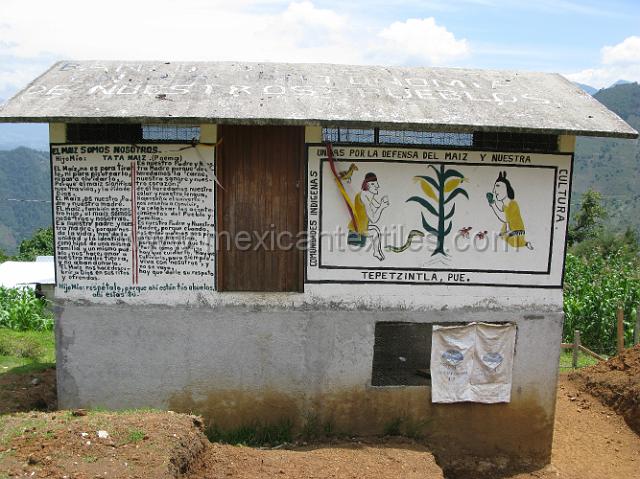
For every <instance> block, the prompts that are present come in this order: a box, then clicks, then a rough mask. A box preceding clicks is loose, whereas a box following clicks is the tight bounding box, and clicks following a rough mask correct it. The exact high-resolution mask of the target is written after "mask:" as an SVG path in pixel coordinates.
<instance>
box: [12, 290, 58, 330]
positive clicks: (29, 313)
mask: <svg viewBox="0 0 640 479" xmlns="http://www.w3.org/2000/svg"><path fill="white" fill-rule="evenodd" d="M0 327H2V328H9V329H13V330H16V331H29V330H31V331H50V330H51V329H53V314H51V312H50V311H48V310H47V302H46V300H44V299H40V298H38V297H36V295H35V292H34V291H33V290H31V289H28V288H3V287H0Z"/></svg>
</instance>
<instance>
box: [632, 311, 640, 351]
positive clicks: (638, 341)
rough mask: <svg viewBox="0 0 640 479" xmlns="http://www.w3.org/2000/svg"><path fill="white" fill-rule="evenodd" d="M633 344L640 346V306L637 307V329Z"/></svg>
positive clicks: (634, 332)
mask: <svg viewBox="0 0 640 479" xmlns="http://www.w3.org/2000/svg"><path fill="white" fill-rule="evenodd" d="M633 344H640V304H639V305H637V306H636V327H635V328H634V330H633Z"/></svg>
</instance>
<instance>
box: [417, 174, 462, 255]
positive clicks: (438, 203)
mask: <svg viewBox="0 0 640 479" xmlns="http://www.w3.org/2000/svg"><path fill="white" fill-rule="evenodd" d="M429 167H430V168H433V171H435V173H436V177H435V178H432V177H431V176H415V177H414V180H416V181H418V182H419V183H420V188H421V189H422V191H423V192H424V194H425V195H426V197H425V198H423V197H421V196H412V197H411V198H409V199H408V200H407V203H408V202H409V201H415V202H416V203H419V204H420V205H422V206H423V207H424V208H425V209H426V210H427V211H428V212H429V213H431V214H432V215H433V216H435V217H436V219H437V220H438V226H437V227H433V226H431V224H430V223H429V221H427V219H426V218H425V216H424V213H421V214H420V215H421V216H422V227H423V228H424V229H425V231H426V232H427V233H431V234H433V235H435V237H436V238H437V241H438V242H437V244H436V248H435V249H434V250H433V253H431V256H435V255H437V254H442V255H444V256H446V255H447V254H446V253H445V251H444V240H445V238H446V237H447V235H448V234H449V233H451V228H452V226H453V221H451V218H453V215H454V214H455V212H456V205H455V202H454V203H452V204H451V209H450V210H449V212H446V209H447V207H448V205H449V203H451V202H453V200H454V199H455V198H456V197H457V196H458V195H462V196H464V197H466V198H467V199H469V195H468V194H467V192H466V190H465V189H464V188H461V187H460V186H459V185H460V184H461V183H462V182H464V181H465V177H464V175H463V174H462V173H460V172H459V171H457V170H453V169H447V168H445V166H444V165H440V167H439V168H436V167H435V166H433V165H429ZM432 202H433V203H434V204H432ZM447 221H449V224H447Z"/></svg>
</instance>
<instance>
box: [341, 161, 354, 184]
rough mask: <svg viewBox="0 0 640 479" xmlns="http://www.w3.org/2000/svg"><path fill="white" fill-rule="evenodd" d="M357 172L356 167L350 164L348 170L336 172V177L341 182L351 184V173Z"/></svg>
mask: <svg viewBox="0 0 640 479" xmlns="http://www.w3.org/2000/svg"><path fill="white" fill-rule="evenodd" d="M354 171H358V167H357V166H356V164H355V163H351V166H349V169H348V170H345V171H340V172H338V176H339V177H340V179H341V180H343V181H346V182H347V183H351V177H352V176H353V172H354Z"/></svg>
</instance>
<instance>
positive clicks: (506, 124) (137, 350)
mask: <svg viewBox="0 0 640 479" xmlns="http://www.w3.org/2000/svg"><path fill="white" fill-rule="evenodd" d="M0 121H3V122H25V121H27V122H48V123H49V124H50V137H51V138H50V139H51V159H52V160H51V161H52V171H53V205H54V219H55V237H56V280H57V281H56V301H57V308H58V309H57V315H58V321H57V323H56V324H57V326H56V328H57V329H56V335H57V344H58V352H57V365H58V366H57V375H58V396H59V404H60V406H61V407H63V408H67V407H96V406H102V407H108V408H132V407H144V406H151V407H158V408H169V409H173V410H181V411H194V412H197V413H200V414H203V415H205V417H206V418H207V419H208V420H209V421H210V422H212V423H215V424H217V425H218V426H219V427H221V428H232V427H236V426H239V425H242V424H246V423H251V422H253V421H255V420H259V421H262V422H277V421H280V420H285V419H286V420H291V421H293V423H294V424H295V425H296V427H301V426H302V425H303V424H304V423H305V421H309V420H310V418H313V420H314V421H316V422H317V424H321V425H327V427H331V428H332V430H334V431H339V432H345V433H350V434H379V433H382V432H383V431H384V430H385V428H388V426H389V424H393V423H396V424H401V428H403V430H404V431H405V432H407V431H413V432H414V433H420V434H422V435H424V436H425V437H426V438H427V440H428V441H429V443H430V444H431V445H432V447H433V448H434V452H435V453H436V454H437V455H438V456H439V460H440V462H441V463H442V464H443V465H444V466H445V469H447V468H448V469H451V470H465V469H469V468H470V469H473V468H474V467H475V464H476V461H478V460H480V459H482V458H489V459H491V461H492V463H493V464H498V465H500V467H504V468H523V469H524V468H527V467H533V466H538V465H541V464H546V463H548V462H549V459H550V453H551V444H552V434H553V420H554V403H555V389H556V379H557V374H558V359H559V354H560V341H561V330H562V321H563V315H562V280H563V270H564V253H565V236H566V228H567V225H568V217H569V196H570V185H571V169H572V162H573V151H574V147H575V138H576V136H577V135H586V136H610V137H618V138H636V137H637V132H636V131H634V130H633V129H632V128H631V127H629V126H628V125H627V124H626V123H624V122H623V121H622V120H621V119H620V118H619V117H617V116H616V115H615V114H613V113H612V112H610V111H608V110H607V109H606V108H605V107H604V106H602V105H601V104H600V103H598V102H597V101H596V100H594V99H593V98H592V97H591V96H589V95H587V94H586V93H584V92H582V91H581V90H580V89H579V88H578V87H577V86H574V85H573V84H571V83H570V82H568V81H567V80H565V79H564V78H562V77H561V76H559V75H554V74H544V73H531V72H526V73H525V72H511V71H480V70H464V69H440V68H386V67H368V66H346V65H320V64H315V65H311V64H308V65H307V64H270V63H261V64H258V63H229V62H227V63H225V62H222V63H173V62H166V63H162V62H141V63H126V62H60V63H57V64H55V65H54V66H53V67H52V68H51V69H50V70H48V71H47V72H46V73H44V74H43V75H42V76H40V77H38V78H37V79H36V80H35V81H34V82H33V83H31V84H30V85H29V86H28V87H27V88H26V89H24V90H23V91H21V92H20V93H18V94H17V95H16V96H15V97H14V98H12V99H11V100H10V101H9V102H8V103H7V105H6V106H5V107H4V108H3V109H2V110H0ZM475 323H481V325H478V326H477V328H478V329H477V330H476V329H473V330H472V329H469V328H470V327H469V326H468V325H470V324H471V325H474V326H473V327H474V328H475V327H476V326H475ZM486 324H489V325H493V326H495V327H496V328H498V326H500V328H498V329H500V330H502V329H505V328H506V329H509V330H510V331H511V332H513V331H514V330H515V335H513V336H509V337H510V338H512V339H504V338H507V336H506V335H501V333H500V334H497V333H496V335H494V337H493V339H491V341H493V340H496V341H498V340H499V341H502V340H503V339H504V342H503V346H504V345H506V346H504V349H503V350H502V352H503V353H504V354H502V353H501V354H500V355H498V353H496V352H495V351H488V350H487V351H488V352H486V351H485V353H482V354H481V353H480V352H479V351H480V350H481V348H482V347H484V346H482V344H481V340H480V337H481V336H482V334H481V329H480V328H481V327H484V326H483V325H486ZM448 325H449V326H452V325H455V326H459V328H443V326H448ZM503 327H504V328H503ZM465 328H466V329H465ZM498 329H496V331H498ZM463 330H464V335H466V336H464V338H466V339H465V341H467V339H469V338H471V337H472V336H469V334H473V335H475V336H473V338H476V339H473V338H472V339H473V340H472V341H471V342H468V344H469V345H468V346H465V347H466V348H467V349H464V348H463V347H462V346H460V344H462V343H460V344H458V343H456V341H455V338H454V336H455V334H458V333H460V334H462V333H461V331H463ZM483 334H484V333H483ZM460 337H462V336H460ZM436 338H438V341H436ZM452 338H453V339H452ZM501 338H502V339H501ZM514 338H515V339H514ZM485 339H486V338H485ZM474 341H475V342H474ZM509 341H510V342H509ZM442 344H445V346H444V348H445V350H444V351H441V350H440V349H438V348H442V347H443V346H442ZM456 344H458V345H456ZM465 344H467V343H465ZM491 344H493V343H491ZM446 345H448V346H446ZM432 346H433V347H432ZM467 359H469V361H470V362H468V363H467V362H465V361H467ZM482 367H485V370H484V372H482V371H481V370H480V369H481V368H482ZM465 368H466V369H465ZM478 368H480V369H478ZM476 370H477V371H479V373H478V374H480V376H478V375H476ZM501 370H502V372H500V371H501ZM503 373H504V374H503ZM436 376H437V377H438V378H439V379H438V381H436V379H435V378H436ZM478 378H479V379H478ZM436 387H437V388H439V389H438V394H437V395H436V394H435V392H436V391H435V389H433V388H436ZM456 388H457V389H456ZM432 392H433V394H432ZM441 393H442V394H441ZM439 398H445V399H444V400H443V399H439ZM447 398H448V399H447Z"/></svg>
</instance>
